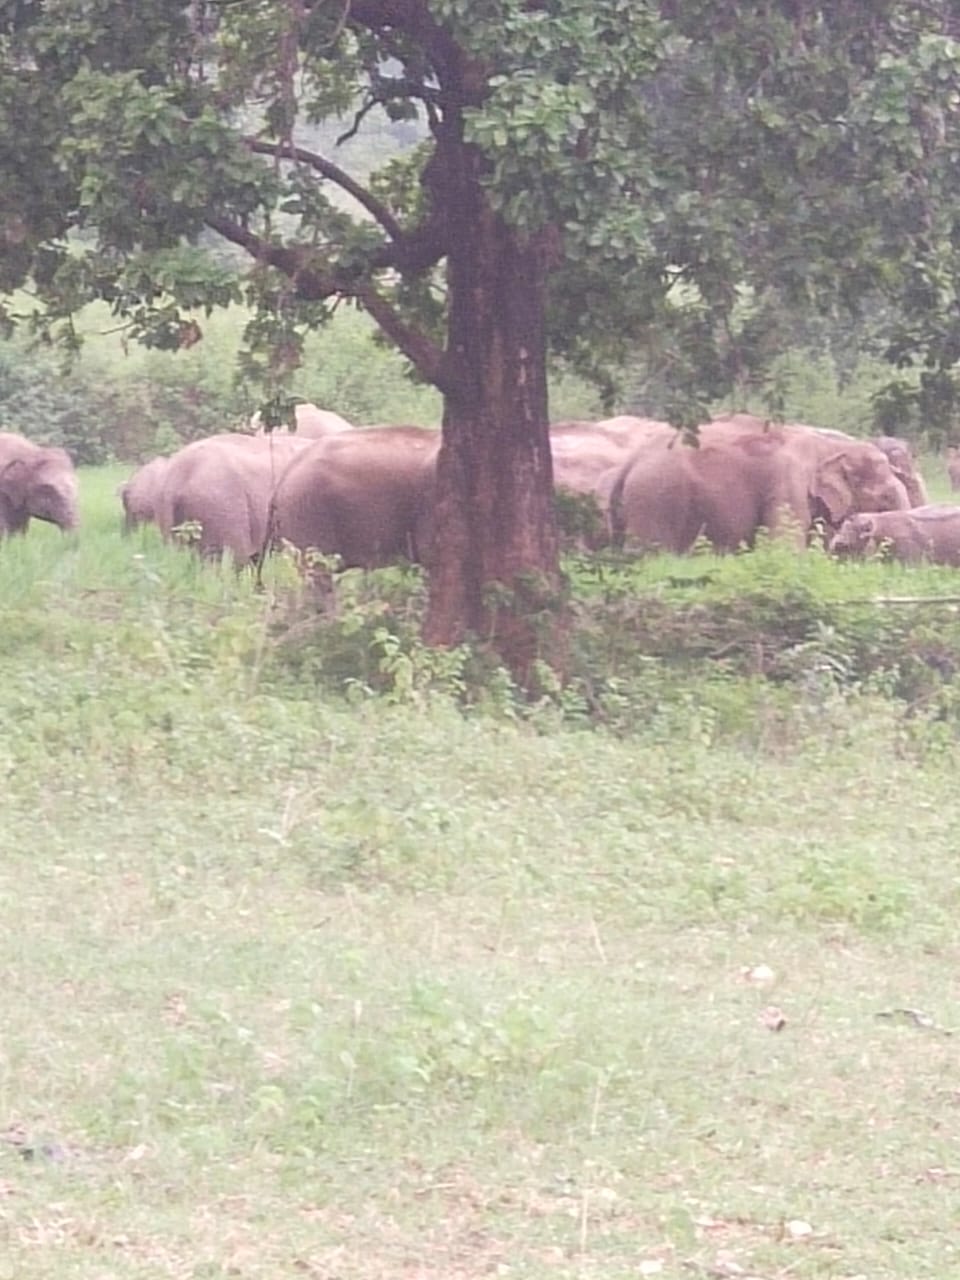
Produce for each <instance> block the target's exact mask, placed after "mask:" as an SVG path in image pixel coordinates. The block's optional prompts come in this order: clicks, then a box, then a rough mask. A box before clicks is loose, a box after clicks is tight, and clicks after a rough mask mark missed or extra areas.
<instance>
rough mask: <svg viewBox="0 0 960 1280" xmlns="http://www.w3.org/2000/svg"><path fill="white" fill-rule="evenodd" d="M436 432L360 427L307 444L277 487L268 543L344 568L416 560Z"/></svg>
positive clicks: (427, 519)
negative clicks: (334, 559) (336, 561)
mask: <svg viewBox="0 0 960 1280" xmlns="http://www.w3.org/2000/svg"><path fill="white" fill-rule="evenodd" d="M439 449H440V433H439V431H430V430H428V429H427V428H425V427H406V426H396V427H361V428H357V429H356V430H355V431H344V432H340V433H338V434H336V435H332V436H329V437H328V438H326V439H324V440H317V441H315V442H313V443H312V444H309V445H308V446H307V448H306V449H305V450H304V451H303V452H302V453H300V454H299V455H298V456H297V457H296V458H294V460H293V461H292V462H291V463H290V465H289V467H288V468H287V470H286V471H285V472H284V474H283V476H282V477H281V479H280V482H279V484H278V485H277V488H276V491H275V493H274V496H273V503H272V510H271V517H270V538H271V543H272V544H273V545H274V546H277V545H282V544H284V543H286V544H288V545H290V546H292V547H294V548H296V549H297V550H299V551H308V550H311V549H312V550H315V551H319V552H321V553H323V554H324V555H336V556H339V557H340V559H341V563H342V566H343V568H345V569H351V568H358V569H373V568H377V567H379V566H382V565H386V564H391V563H395V562H396V561H398V560H402V559H408V560H412V561H418V562H422V561H423V560H424V559H425V557H426V555H427V552H428V547H429V542H430V536H431V532H430V525H431V512H432V506H433V487H434V481H435V475H436V462H437V454H438V452H439Z"/></svg>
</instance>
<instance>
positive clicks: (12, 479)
mask: <svg viewBox="0 0 960 1280" xmlns="http://www.w3.org/2000/svg"><path fill="white" fill-rule="evenodd" d="M26 478H27V464H26V463H25V462H24V460H23V459H22V458H13V459H11V461H10V462H8V463H7V464H6V466H3V467H0V493H3V494H6V495H7V497H11V498H12V497H14V496H15V495H16V493H17V491H18V490H19V489H20V487H21V486H22V485H23V484H24V483H25V481H26Z"/></svg>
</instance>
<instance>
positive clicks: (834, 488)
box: [810, 442, 910, 529]
mask: <svg viewBox="0 0 960 1280" xmlns="http://www.w3.org/2000/svg"><path fill="white" fill-rule="evenodd" d="M810 498H811V506H812V508H813V510H814V514H816V515H820V516H824V515H825V516H826V519H827V521H828V522H829V524H830V525H831V526H832V527H833V528H834V529H836V528H838V527H839V526H840V525H841V524H842V523H843V521H844V520H845V519H846V518H847V516H850V515H853V514H855V513H856V512H858V511H905V510H906V509H907V508H908V507H909V506H910V499H909V497H908V496H907V491H906V489H905V488H904V486H903V485H902V484H901V482H900V481H899V480H898V479H897V477H896V476H895V475H894V473H893V470H892V468H891V466H890V462H889V460H888V459H887V457H886V455H885V454H884V453H882V452H881V450H879V449H877V448H875V447H874V446H873V445H869V444H862V443H860V442H851V443H850V444H849V445H845V446H844V447H843V448H841V449H837V450H835V451H833V452H830V453H828V454H826V455H825V456H824V457H823V458H821V460H820V462H819V464H818V465H817V467H816V471H815V474H814V479H813V484H812V486H811V492H810Z"/></svg>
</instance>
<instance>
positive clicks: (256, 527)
mask: <svg viewBox="0 0 960 1280" xmlns="http://www.w3.org/2000/svg"><path fill="white" fill-rule="evenodd" d="M310 446H311V441H309V440H300V439H298V438H297V437H296V436H295V435H276V434H271V435H269V436H249V435H244V434H242V433H239V432H224V433H223V434H221V435H216V436H208V437H207V438H206V439H205V440H195V441H194V442H193V443H192V444H188V445H186V446H185V447H184V448H183V449H180V450H179V451H178V452H177V453H175V454H173V456H172V457H170V458H169V459H167V465H166V467H164V468H162V469H161V471H160V474H159V481H158V485H157V491H156V494H155V495H154V496H153V498H152V509H153V515H152V518H153V519H154V520H155V522H156V523H157V524H158V525H159V527H160V531H161V533H162V534H163V536H164V538H166V539H168V540H179V541H181V542H183V543H185V544H187V545H189V546H191V547H192V548H193V549H195V550H196V551H198V552H199V553H200V554H201V555H202V556H204V557H207V558H211V559H218V558H220V557H221V556H223V555H224V553H228V554H229V555H230V556H232V558H233V560H234V563H235V564H236V565H237V566H238V567H239V566H242V565H245V564H249V563H250V562H251V561H253V560H255V559H257V558H258V557H259V555H260V554H261V551H262V548H263V546H264V542H265V539H266V533H267V515H268V511H269V507H270V497H271V494H272V493H273V489H274V487H275V485H276V483H277V481H278V480H279V478H280V476H281V475H282V474H283V471H284V469H285V468H286V466H287V465H288V464H289V463H290V462H291V460H292V459H294V458H295V457H296V456H297V454H299V453H300V452H302V451H303V450H304V449H308V448H310ZM134 479H136V477H134ZM178 531H179V532H178Z"/></svg>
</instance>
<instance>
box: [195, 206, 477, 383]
mask: <svg viewBox="0 0 960 1280" xmlns="http://www.w3.org/2000/svg"><path fill="white" fill-rule="evenodd" d="M204 221H205V222H206V224H207V226H208V227H209V228H210V229H211V231H216V232H217V233H218V235H221V236H223V238H224V239H225V240H229V241H230V242H231V244H235V245H239V246H240V248H241V249H244V250H245V251H246V252H247V253H249V254H250V256H251V257H252V258H255V259H256V260H257V262H263V263H266V264H267V265H268V266H271V267H274V268H275V269H276V270H277V271H280V272H282V273H283V274H284V275H285V276H287V277H289V279H290V280H291V281H292V283H293V286H294V289H295V292H296V296H297V297H298V298H300V299H302V300H303V301H305V302H322V301H323V300H324V299H325V298H332V297H343V298H355V299H356V300H357V302H359V303H360V305H361V306H362V307H363V309H364V310H365V311H367V312H369V314H370V315H371V316H372V317H373V319H374V320H375V321H376V322H377V324H378V325H379V326H380V328H381V329H382V330H383V332H384V333H385V334H386V335H387V337H388V338H390V339H391V340H392V341H393V342H394V343H395V345H396V346H397V347H399V349H400V350H401V351H402V352H403V354H404V355H405V356H406V357H407V359H408V360H410V362H411V363H412V364H413V365H414V367H415V368H416V370H417V372H418V373H419V374H420V375H421V377H423V378H425V379H426V380H427V381H428V382H432V383H433V385H434V386H435V387H437V388H438V389H439V390H440V391H441V392H443V393H444V394H445V395H446V394H449V392H450V390H451V389H452V385H453V380H452V377H451V371H450V361H449V360H448V358H447V354H446V352H445V351H444V350H443V348H442V347H438V346H437V344H436V343H435V342H433V341H432V339H430V338H428V337H427V336H426V335H425V334H422V333H420V332H419V331H418V330H416V329H413V328H411V327H410V325H408V324H407V323H406V321H405V320H403V318H402V317H401V316H400V313H399V312H398V311H397V310H396V308H394V307H393V306H391V305H390V303H389V302H388V301H387V300H386V298H384V297H383V295H382V294H380V293H378V292H377V291H376V289H375V288H374V287H373V285H372V284H371V283H370V282H369V281H368V280H363V279H360V278H358V277H357V276H356V275H355V274H353V273H351V274H349V275H348V274H346V273H341V272H338V271H337V270H336V269H331V270H326V271H325V270H321V269H318V268H317V266H316V265H315V263H314V261H311V259H312V258H313V254H312V252H311V250H310V249H309V248H308V247H307V246H301V245H279V244H271V243H270V241H269V240H264V239H263V237H262V236H258V235H257V234H256V233H255V232H253V231H251V230H249V228H247V227H244V226H242V225H241V224H240V223H238V222H233V221H232V220H231V219H230V218H224V217H221V216H219V215H218V214H208V215H207V217H206V218H205V219H204ZM390 247H391V246H385V248H390Z"/></svg>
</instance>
